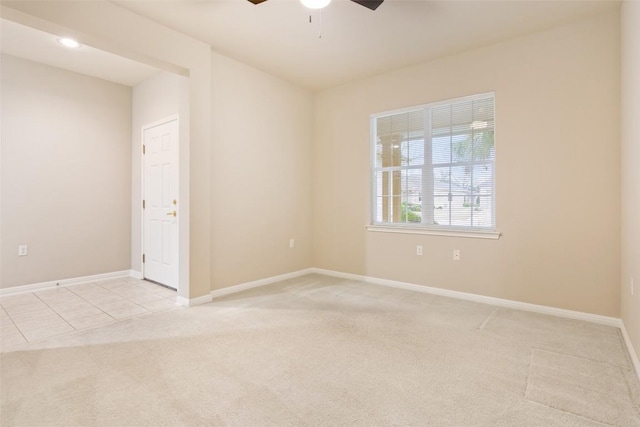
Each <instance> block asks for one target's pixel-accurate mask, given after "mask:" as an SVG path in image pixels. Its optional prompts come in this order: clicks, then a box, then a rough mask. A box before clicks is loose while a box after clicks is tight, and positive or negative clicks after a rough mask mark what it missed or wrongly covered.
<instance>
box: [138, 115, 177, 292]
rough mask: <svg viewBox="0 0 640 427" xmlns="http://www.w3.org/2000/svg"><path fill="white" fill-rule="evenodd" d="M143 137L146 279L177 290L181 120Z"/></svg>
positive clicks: (149, 129)
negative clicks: (179, 132)
mask: <svg viewBox="0 0 640 427" xmlns="http://www.w3.org/2000/svg"><path fill="white" fill-rule="evenodd" d="M142 137H143V144H144V146H143V153H144V154H143V163H144V178H143V215H142V216H143V230H142V235H143V242H144V243H143V251H144V252H143V271H144V277H145V278H146V279H149V280H153V281H154V282H158V283H162V284H163V285H166V286H169V287H172V288H174V289H177V288H178V221H179V220H180V211H179V209H178V207H179V199H178V119H173V120H170V121H166V122H163V123H161V124H157V125H151V126H149V127H145V128H144V129H143V130H142Z"/></svg>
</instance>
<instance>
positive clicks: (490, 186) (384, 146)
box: [372, 94, 495, 230]
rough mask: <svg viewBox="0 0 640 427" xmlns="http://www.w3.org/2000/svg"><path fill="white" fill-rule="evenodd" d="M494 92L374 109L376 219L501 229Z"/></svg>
mask: <svg viewBox="0 0 640 427" xmlns="http://www.w3.org/2000/svg"><path fill="white" fill-rule="evenodd" d="M494 129H495V125H494V96H493V94H483V95H476V96H472V97H466V98H461V99H455V100H449V101H445V102H439V103H434V104H428V105H423V106H419V107H415V108H410V109H405V110H400V111H395V112H387V113H381V114H376V115H373V116H372V146H373V147H372V151H373V156H372V184H373V185H372V187H373V188H372V192H373V194H372V196H373V197H372V218H373V221H372V222H373V224H374V225H398V226H403V225H404V226H414V227H415V226H418V227H428V228H444V229H483V230H494V229H495V208H494V207H495V198H494V175H495V174H494V170H495V145H494Z"/></svg>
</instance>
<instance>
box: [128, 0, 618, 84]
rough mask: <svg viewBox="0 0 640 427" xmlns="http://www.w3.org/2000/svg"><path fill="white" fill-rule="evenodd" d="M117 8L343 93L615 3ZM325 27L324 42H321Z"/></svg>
mask: <svg viewBox="0 0 640 427" xmlns="http://www.w3.org/2000/svg"><path fill="white" fill-rule="evenodd" d="M116 3H117V4H119V5H121V6H123V7H125V8H127V9H129V10H131V11H134V12H136V13H138V14H140V15H143V16H146V17H148V18H150V19H152V20H154V21H156V22H158V23H161V24H164V25H166V26H168V27H171V28H173V29H175V30H178V31H180V32H182V33H185V34H188V35H190V36H192V37H194V38H197V39H200V40H202V41H204V42H206V43H208V44H210V45H211V46H212V48H213V49H214V50H215V51H218V52H220V53H222V54H225V55H227V56H230V57H233V58H236V59H238V60H240V61H243V62H246V63H248V64H250V65H253V66H255V67H256V68H260V69H263V70H265V71H268V72H270V73H272V74H275V75H277V76H280V77H281V78H284V79H286V80H289V81H292V82H295V83H298V84H300V85H302V86H305V87H308V88H311V89H321V88H326V87H331V86H335V85H339V84H342V83H345V82H348V81H350V80H354V79H357V78H362V77H367V76H372V75H375V74H379V73H383V72H386V71H389V70H393V69H397V68H400V67H404V66H408V65H412V64H416V63H420V62H423V61H426V60H430V59H434V58H437V57H442V56H445V55H450V54H452V53H455V52H460V51H463V50H467V49H472V48H475V47H478V46H481V45H486V44H490V43H494V42H497V41H499V40H504V39H508V38H513V37H517V36H521V35H524V34H528V33H531V32H534V31H539V30H542V29H545V28H550V27H553V26H557V25H561V24H564V23H568V22H570V21H572V20H576V19H579V18H583V17H586V16H589V15H595V14H598V13H601V12H604V11H606V10H613V9H615V8H618V7H619V2H618V1H617V0H612V1H578V0H565V1H541V0H534V1H524V0H500V1H489V0H473V1H459V0H447V1H427V0H409V1H407V0H385V2H384V3H383V4H382V5H381V6H380V7H379V8H378V9H377V10H376V11H371V10H369V9H367V8H365V7H362V6H360V5H358V4H356V3H353V2H351V1H349V0H333V1H332V3H331V4H329V6H328V7H326V8H325V9H323V10H322V13H321V16H320V13H319V12H313V13H311V15H312V21H313V22H312V23H309V14H310V10H309V9H306V8H305V7H304V6H302V5H301V4H300V2H299V1H298V0H269V1H267V2H265V3H262V4H259V5H253V4H251V3H250V2H249V1H247V0H206V1H202V0H199V1H194V0H170V1H158V0H156V1H148V0H120V1H116ZM320 21H321V22H322V38H319V37H318V35H319V32H320Z"/></svg>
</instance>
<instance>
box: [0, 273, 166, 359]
mask: <svg viewBox="0 0 640 427" xmlns="http://www.w3.org/2000/svg"><path fill="white" fill-rule="evenodd" d="M175 301H176V292H175V291H173V290H171V289H167V288H164V287H162V286H160V285H156V284H154V283H151V282H147V281H144V280H138V279H132V278H122V279H110V280H105V281H100V282H95V283H84V284H80V285H71V286H66V287H60V288H53V289H46V290H42V291H36V292H27V293H21V294H15V295H7V296H3V297H0V345H1V346H2V347H3V348H6V347H11V346H14V345H19V344H24V343H26V342H34V341H39V340H43V339H47V338H51V337H54V336H57V335H63V334H68V333H71V332H74V331H78V330H83V329H89V328H94V327H98V326H103V325H107V324H109V323H113V322H117V321H120V320H123V319H128V318H130V317H134V316H141V315H144V314H149V313H153V312H156V311H162V310H169V309H172V308H175V307H176V303H175Z"/></svg>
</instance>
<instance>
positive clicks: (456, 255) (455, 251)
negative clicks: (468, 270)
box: [453, 249, 460, 261]
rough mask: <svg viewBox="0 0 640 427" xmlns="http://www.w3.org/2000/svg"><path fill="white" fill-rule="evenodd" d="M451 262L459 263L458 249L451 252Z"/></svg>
mask: <svg viewBox="0 0 640 427" xmlns="http://www.w3.org/2000/svg"><path fill="white" fill-rule="evenodd" d="M453 260H454V261H460V249H454V250H453Z"/></svg>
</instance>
